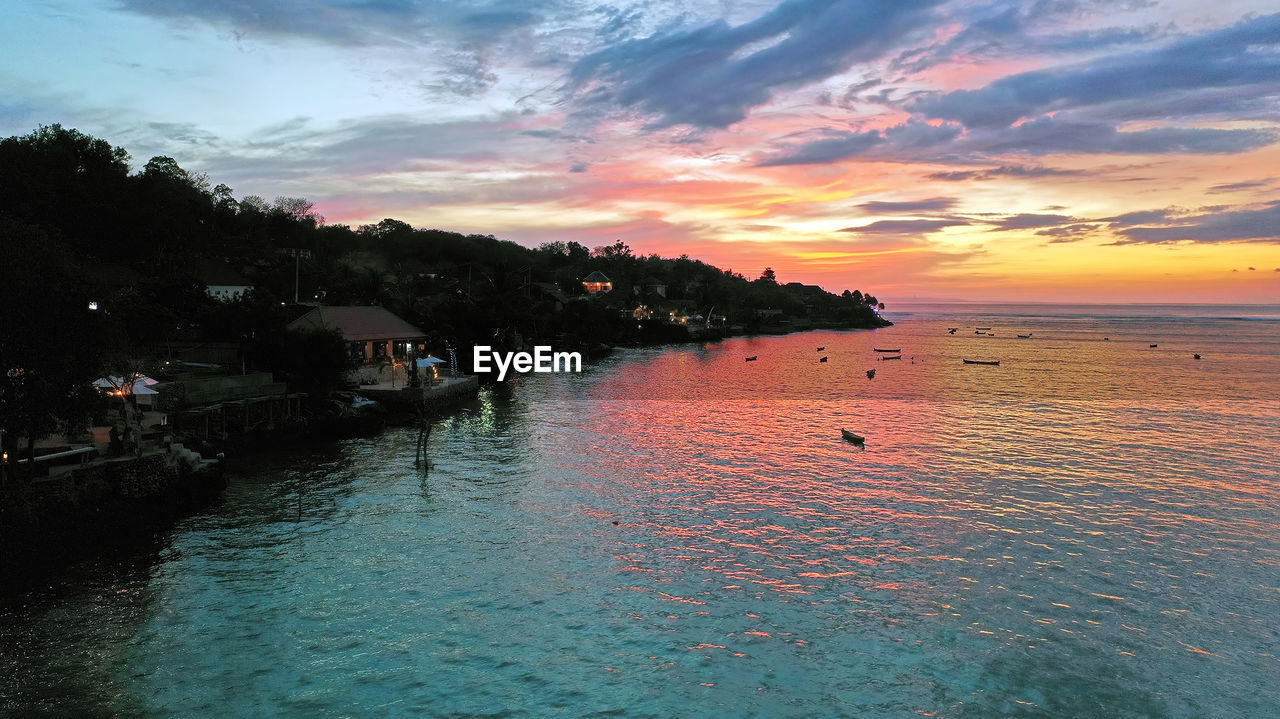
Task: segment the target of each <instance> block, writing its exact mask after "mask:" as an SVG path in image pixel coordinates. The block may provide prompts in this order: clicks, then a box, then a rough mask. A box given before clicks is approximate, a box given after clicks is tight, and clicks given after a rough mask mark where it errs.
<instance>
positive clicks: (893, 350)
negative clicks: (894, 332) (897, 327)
mask: <svg viewBox="0 0 1280 719" xmlns="http://www.w3.org/2000/svg"><path fill="white" fill-rule="evenodd" d="M871 349H872V351H874V352H901V351H902V348H901V347H899V348H897V349H891V350H886V349H880V348H879V347H872V348H871Z"/></svg>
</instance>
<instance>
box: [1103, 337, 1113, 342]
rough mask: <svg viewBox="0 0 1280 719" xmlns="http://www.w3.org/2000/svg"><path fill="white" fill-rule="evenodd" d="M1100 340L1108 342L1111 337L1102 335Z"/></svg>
mask: <svg viewBox="0 0 1280 719" xmlns="http://www.w3.org/2000/svg"><path fill="white" fill-rule="evenodd" d="M1102 341H1103V342H1110V341H1111V338H1110V337H1103V338H1102Z"/></svg>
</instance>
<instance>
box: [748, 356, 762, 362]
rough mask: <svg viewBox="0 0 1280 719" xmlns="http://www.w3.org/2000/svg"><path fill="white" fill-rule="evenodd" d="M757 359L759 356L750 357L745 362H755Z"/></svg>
mask: <svg viewBox="0 0 1280 719" xmlns="http://www.w3.org/2000/svg"><path fill="white" fill-rule="evenodd" d="M759 358H760V356H759V355H751V356H750V357H748V358H747V361H748V362H755V361H756V360H757V359H759Z"/></svg>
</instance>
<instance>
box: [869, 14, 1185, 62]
mask: <svg viewBox="0 0 1280 719" xmlns="http://www.w3.org/2000/svg"><path fill="white" fill-rule="evenodd" d="M1081 5H1082V3H1077V2H1035V3H1031V4H1029V5H1028V6H1027V7H1024V8H1019V7H1007V6H1005V5H995V4H993V5H979V6H977V7H966V6H959V7H958V8H957V9H956V10H955V11H954V12H955V16H954V17H952V18H949V19H950V20H952V21H953V22H955V23H956V24H958V25H961V26H962V27H963V29H962V30H960V32H958V33H956V34H955V35H953V36H951V38H950V39H948V40H947V41H945V42H943V43H939V44H935V45H929V46H925V47H920V48H913V49H911V50H908V51H906V52H904V53H902V54H901V55H899V56H898V57H897V58H896V59H895V60H894V62H893V67H894V68H896V69H899V70H904V71H907V72H921V71H923V70H927V69H928V68H930V67H933V66H935V65H938V64H941V63H944V62H947V61H949V60H953V59H955V58H957V57H959V56H961V55H963V56H965V57H966V58H974V57H987V58H997V57H1008V56H1015V55H1019V54H1022V53H1026V52H1029V51H1032V52H1036V53H1049V52H1063V53H1072V52H1092V51H1097V50H1100V49H1103V48H1109V47H1114V46H1117V45H1125V44H1132V43H1137V42H1142V41H1145V40H1150V39H1152V38H1153V37H1158V36H1159V35H1161V34H1162V33H1163V32H1164V30H1163V29H1162V28H1159V27H1155V26H1147V27H1141V28H1136V27H1108V28H1099V29H1091V30H1078V31H1074V32H1062V31H1061V30H1060V27H1061V23H1060V19H1061V17H1062V16H1063V15H1070V14H1073V13H1075V12H1077V11H1079V10H1080V9H1082V8H1081ZM1115 9H1117V8H1116V3H1110V4H1109V6H1108V7H1107V10H1115Z"/></svg>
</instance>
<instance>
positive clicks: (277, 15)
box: [120, 0, 551, 45]
mask: <svg viewBox="0 0 1280 719" xmlns="http://www.w3.org/2000/svg"><path fill="white" fill-rule="evenodd" d="M120 4H121V6H122V7H124V8H125V9H126V10H131V11H133V12H137V13H142V14H145V15H152V16H158V17H171V18H197V19H200V20H205V21H208V22H215V23H226V24H229V25H231V26H232V27H233V28H235V29H236V30H237V31H238V32H243V33H271V34H278V35H298V36H304V37H310V38H314V39H318V40H323V41H327V42H334V43H340V44H354V45H373V44H385V43H389V42H392V43H399V42H403V41H405V40H423V39H425V38H427V37H430V36H432V35H434V34H438V33H449V34H451V35H456V36H460V37H465V38H467V39H470V40H479V41H483V40H485V39H486V38H489V39H491V38H492V37H493V36H495V35H496V34H499V33H505V32H511V31H514V30H519V29H522V28H525V27H529V26H532V25H535V24H537V23H538V22H539V21H540V19H541V16H540V13H539V11H540V10H542V9H545V8H549V7H550V6H551V4H550V3H549V2H547V1H546V0H532V1H526V0H491V1H490V2H479V3H474V4H461V3H453V2H447V1H446V0H363V1H362V0H318V1H316V2H310V1H307V2H303V1H302V0H257V1H256V2H245V1H244V0H121V2H120Z"/></svg>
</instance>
